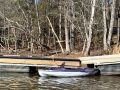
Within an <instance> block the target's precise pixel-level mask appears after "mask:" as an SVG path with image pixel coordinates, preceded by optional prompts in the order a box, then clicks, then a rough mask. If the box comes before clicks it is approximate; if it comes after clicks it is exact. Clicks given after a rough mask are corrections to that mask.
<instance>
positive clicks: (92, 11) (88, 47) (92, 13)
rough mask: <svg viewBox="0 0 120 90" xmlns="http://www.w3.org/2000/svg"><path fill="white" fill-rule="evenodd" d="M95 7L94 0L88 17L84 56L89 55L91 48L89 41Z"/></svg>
mask: <svg viewBox="0 0 120 90" xmlns="http://www.w3.org/2000/svg"><path fill="white" fill-rule="evenodd" d="M95 5H96V0H92V6H91V17H90V23H89V26H88V30H89V32H88V35H89V36H88V39H87V46H86V50H85V53H84V55H85V56H87V55H89V52H90V46H91V39H92V25H93V19H94V15H95Z"/></svg>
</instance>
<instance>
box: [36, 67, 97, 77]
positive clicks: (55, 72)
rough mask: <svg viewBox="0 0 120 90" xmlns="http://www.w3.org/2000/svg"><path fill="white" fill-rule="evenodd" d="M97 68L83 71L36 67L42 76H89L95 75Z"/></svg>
mask: <svg viewBox="0 0 120 90" xmlns="http://www.w3.org/2000/svg"><path fill="white" fill-rule="evenodd" d="M98 72H99V71H98V70H94V69H93V70H90V71H83V70H81V69H80V70H78V69H77V70H76V69H74V70H69V69H68V70H67V69H65V70H64V69H63V70H62V69H59V70H57V69H55V70H41V69H38V73H39V75H40V76H42V77H79V76H89V75H97V73H98Z"/></svg>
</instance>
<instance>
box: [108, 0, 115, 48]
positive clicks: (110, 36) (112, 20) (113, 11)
mask: <svg viewBox="0 0 120 90" xmlns="http://www.w3.org/2000/svg"><path fill="white" fill-rule="evenodd" d="M115 4H116V0H113V2H112V6H111V19H110V27H109V32H108V39H107V43H108V46H109V47H110V45H111V38H112V32H113V25H114V16H115Z"/></svg>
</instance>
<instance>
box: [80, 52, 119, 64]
mask: <svg viewBox="0 0 120 90" xmlns="http://www.w3.org/2000/svg"><path fill="white" fill-rule="evenodd" d="M78 59H79V60H80V61H81V64H82V65H87V64H94V65H108V64H119V63H120V54H116V55H102V56H90V57H79V58H78Z"/></svg>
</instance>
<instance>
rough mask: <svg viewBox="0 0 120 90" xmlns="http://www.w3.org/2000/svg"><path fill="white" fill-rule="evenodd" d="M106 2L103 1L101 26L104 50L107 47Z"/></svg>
mask: <svg viewBox="0 0 120 90" xmlns="http://www.w3.org/2000/svg"><path fill="white" fill-rule="evenodd" d="M105 4H106V2H105V0H103V26H104V37H103V45H104V47H103V48H104V50H107V49H108V46H107V22H106V5H105Z"/></svg>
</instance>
